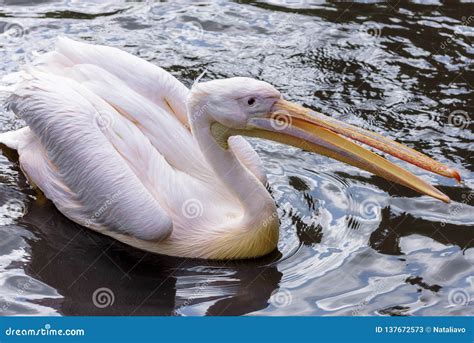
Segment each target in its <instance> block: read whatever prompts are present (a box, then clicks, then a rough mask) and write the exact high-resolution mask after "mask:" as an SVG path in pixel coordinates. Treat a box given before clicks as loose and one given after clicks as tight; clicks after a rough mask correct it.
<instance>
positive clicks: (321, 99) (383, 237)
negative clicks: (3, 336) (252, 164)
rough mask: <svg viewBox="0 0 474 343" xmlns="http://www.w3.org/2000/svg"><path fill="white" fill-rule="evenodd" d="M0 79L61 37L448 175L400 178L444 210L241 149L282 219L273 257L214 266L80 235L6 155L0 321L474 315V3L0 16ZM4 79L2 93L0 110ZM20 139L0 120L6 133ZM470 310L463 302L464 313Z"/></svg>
mask: <svg viewBox="0 0 474 343" xmlns="http://www.w3.org/2000/svg"><path fill="white" fill-rule="evenodd" d="M4 3H5V5H2V7H1V8H0V17H1V18H0V32H3V33H2V34H1V35H0V38H1V39H0V45H1V49H0V56H1V58H2V61H3V63H2V67H1V68H2V75H5V74H7V73H8V72H13V71H16V70H18V65H19V64H21V63H24V62H28V61H31V60H32V59H33V58H34V57H35V56H37V55H38V54H39V53H41V52H42V51H46V50H48V49H50V48H51V47H52V45H53V44H54V38H55V37H56V36H57V35H61V34H62V35H67V36H69V37H72V38H76V39H82V40H86V41H91V42H94V43H103V44H107V45H111V46H117V47H120V48H122V49H125V50H127V51H129V52H131V53H133V54H135V55H138V56H140V57H142V58H145V59H147V60H149V61H151V62H152V63H155V64H158V65H160V66H162V67H164V68H165V69H166V70H168V71H169V72H171V73H172V74H173V75H175V76H176V77H177V78H178V79H180V80H182V81H183V82H184V83H185V84H187V85H190V84H192V82H193V80H194V79H195V78H196V77H197V75H199V74H200V73H201V72H202V71H203V70H204V69H207V74H206V75H205V77H204V78H205V79H214V78H222V77H231V76H250V77H254V78H258V79H263V80H265V81H268V82H270V83H272V84H274V85H275V86H276V87H277V88H278V89H280V90H281V91H282V93H284V94H285V95H286V97H287V98H289V99H292V100H295V101H298V102H300V103H303V104H305V105H306V106H309V107H311V108H313V109H314V110H318V111H322V112H325V113H327V114H329V115H331V116H334V117H336V118H339V119H342V120H345V121H347V122H350V123H353V124H356V125H359V126H362V127H365V128H369V129H371V130H375V131H378V132H380V133H383V134H384V135H387V136H390V137H392V138H396V139H397V140H399V141H401V142H404V143H405V144H407V145H410V146H412V147H415V148H417V149H418V150H421V151H423V152H424V153H427V154H429V155H431V156H434V157H436V158H437V159H438V160H440V161H442V162H445V163H448V164H450V165H456V166H457V167H458V169H459V170H460V172H461V174H462V175H463V177H464V183H463V184H461V185H456V184H455V183H454V182H453V181H451V180H447V179H444V178H442V177H438V176H435V175H431V174H429V173H427V172H424V171H421V170H418V169H416V168H415V167H410V166H409V167H408V168H409V169H410V170H411V171H413V172H415V173H417V174H418V175H420V176H422V177H424V178H426V179H427V180H429V181H430V182H432V183H434V184H436V185H438V187H439V188H440V189H441V190H442V191H443V192H445V193H447V194H448V195H449V196H450V197H451V198H452V199H453V202H452V203H451V204H450V205H445V204H443V203H441V202H438V201H435V200H432V199H429V198H427V197H421V196H419V195H418V194H416V193H415V192H413V191H411V190H409V189H406V188H403V187H401V186H394V185H392V184H390V183H388V182H385V181H384V180H381V179H380V178H378V177H374V176H372V175H370V174H368V173H366V172H363V171H359V170H357V169H355V168H352V167H349V166H345V165H343V164H341V163H338V162H335V161H331V160H328V159H326V158H324V157H321V156H315V155H311V154H308V153H303V152H301V151H298V150H296V149H293V148H288V147H285V146H282V145H278V144H275V143H268V142H264V141H259V140H251V143H252V144H253V145H254V147H255V148H256V150H257V151H258V152H259V154H260V156H261V157H262V159H263V161H264V164H265V166H266V168H267V171H268V175H269V191H270V192H271V194H272V196H273V197H274V199H275V201H276V202H277V204H278V211H279V215H280V220H281V235H280V236H281V239H280V243H279V246H278V251H275V252H274V253H273V254H270V255H269V256H265V257H264V258H260V259H256V260H251V261H234V262H211V261H202V260H187V259H179V258H172V257H166V256H157V255H152V254H148V253H144V252H141V251H137V250H135V249H132V248H130V247H127V246H124V245H123V244H121V243H119V242H116V241H114V240H112V239H109V238H106V237H102V236H100V235H98V234H95V233H93V232H90V231H88V230H86V229H84V228H81V227H78V226H77V225H75V224H74V223H72V222H71V221H69V220H67V219H66V218H65V217H64V216H62V215H61V214H60V213H59V212H58V211H57V210H56V209H55V208H54V207H53V206H52V204H51V202H49V201H48V200H47V199H44V197H42V196H41V195H39V194H37V192H36V191H35V190H33V189H32V188H31V187H30V186H29V184H28V182H27V180H26V179H25V177H24V176H23V175H22V174H21V171H20V169H19V166H18V165H17V158H16V157H17V156H16V154H15V153H14V152H12V151H10V150H8V149H6V148H4V147H3V148H2V152H3V154H2V155H1V156H0V178H1V182H0V225H1V226H0V290H1V292H0V311H1V313H2V314H4V315H12V314H24V315H30V314H31V315H39V314H41V315H130V314H132V315H243V314H253V315H368V314H370V315H412V314H416V315H466V314H471V315H472V314H473V310H472V306H469V305H468V304H469V301H472V300H473V299H474V276H473V274H474V267H473V266H474V249H472V248H473V247H474V216H473V213H474V212H473V207H472V206H473V198H474V193H473V189H474V174H473V170H472V160H473V158H472V156H471V152H472V151H473V147H474V144H473V132H472V123H471V114H472V110H473V103H472V98H473V96H472V93H473V91H472V86H471V85H472V83H473V81H474V80H473V79H472V61H473V55H474V50H473V44H472V40H473V39H474V38H473V35H474V30H473V28H472V27H473V24H474V17H472V14H473V13H474V6H473V5H472V4H453V5H443V6H438V5H437V4H424V5H421V4H404V5H401V6H397V7H396V8H393V7H391V5H389V4H354V3H352V4H351V3H322V2H318V4H317V5H316V4H314V5H312V4H310V2H307V1H301V2H299V1H293V2H290V4H286V5H285V4H284V2H281V1H271V2H268V3H254V2H248V1H241V2H238V3H199V4H193V5H189V4H186V5H183V4H176V3H153V2H142V3H135V2H134V3H131V2H124V3H119V2H114V3H111V4H103V3H95V2H91V3H77V2H73V3H70V2H69V1H64V2H56V1H51V2H48V3H42V4H36V3H33V2H31V1H21V2H19V1H6V2H4ZM10 84H11V81H9V80H8V79H4V80H3V81H2V83H1V84H0V87H1V88H0V100H1V101H2V102H4V100H5V99H6V96H7V91H8V87H9V85H10ZM22 125H23V122H22V121H21V119H18V118H15V117H14V116H13V114H12V113H10V112H8V111H6V110H2V112H1V116H0V126H1V130H2V131H7V130H10V129H13V128H18V127H21V126H22ZM471 304H472V303H471Z"/></svg>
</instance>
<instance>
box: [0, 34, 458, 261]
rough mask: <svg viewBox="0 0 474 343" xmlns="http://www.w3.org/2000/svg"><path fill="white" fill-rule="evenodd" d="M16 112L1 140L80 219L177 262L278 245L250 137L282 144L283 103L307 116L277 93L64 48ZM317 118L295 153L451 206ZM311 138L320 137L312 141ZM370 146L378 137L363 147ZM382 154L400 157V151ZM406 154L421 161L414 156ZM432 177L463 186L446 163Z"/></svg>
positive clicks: (45, 60)
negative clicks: (277, 122) (278, 119)
mask: <svg viewBox="0 0 474 343" xmlns="http://www.w3.org/2000/svg"><path fill="white" fill-rule="evenodd" d="M9 103H10V107H11V108H12V109H13V111H14V112H15V113H16V114H17V115H19V116H20V117H22V118H23V119H24V120H25V121H26V123H27V125H28V126H27V127H25V128H23V129H20V130H18V131H15V132H8V133H5V134H2V135H1V136H0V141H1V142H3V143H4V144H6V145H8V146H10V147H12V148H14V149H16V150H18V152H19V156H20V164H21V167H22V170H23V171H24V172H25V174H26V175H27V176H28V178H29V179H30V181H31V182H32V183H33V184H34V185H36V186H37V187H39V188H40V189H41V190H42V191H43V192H44V194H45V195H46V197H48V198H49V199H51V200H52V201H53V202H54V204H55V205H56V206H57V208H58V209H59V210H60V211H61V212H62V213H63V214H64V215H66V216H67V217H69V218H70V219H71V220H73V221H75V222H77V223H79V224H81V225H83V226H86V227H89V228H91V229H94V230H96V231H98V232H101V233H103V234H105V235H109V236H111V237H114V238H116V239H118V240H120V241H122V242H124V243H127V244H129V245H132V246H134V247H137V248H140V249H144V250H147V251H151V252H155V253H162V254H167V255H174V256H184V257H196V258H212V259H237V258H250V257H256V256H261V255H264V254H267V253H269V252H271V251H272V250H273V249H274V248H275V247H276V245H277V242H278V227H279V221H278V216H277V213H276V207H275V204H274V202H273V200H272V198H271V197H270V195H269V194H268V192H267V191H266V189H265V182H266V178H265V172H264V169H263V167H262V164H261V161H260V159H259V157H258V156H257V154H256V153H255V151H254V150H253V149H252V148H251V146H250V145H249V144H248V143H247V142H246V141H245V140H244V139H243V138H242V137H241V136H240V134H247V135H250V136H259V137H263V138H269V139H273V140H278V141H282V140H283V139H282V138H281V136H276V135H275V134H274V132H275V131H278V130H279V129H277V130H273V129H272V128H271V127H269V126H268V125H269V121H268V120H267V119H268V115H267V114H269V113H274V111H275V106H277V105H278V106H279V107H278V108H279V109H281V108H284V109H286V110H287V111H288V112H290V113H293V111H294V112H295V113H296V112H298V111H300V110H301V109H298V108H296V109H295V108H293V107H291V106H290V105H288V104H287V103H286V102H283V100H282V99H281V95H280V93H279V92H278V91H277V90H276V89H275V88H273V87H272V86H271V85H269V84H267V83H265V82H262V81H256V80H252V79H248V78H233V79H227V80H216V81H210V82H206V83H198V84H197V85H196V86H194V87H193V88H192V89H191V90H188V89H187V88H186V87H185V86H184V85H183V84H181V83H180V82H179V81H178V80H177V79H175V78H174V77H173V76H171V75H170V74H168V73H167V72H165V71H164V70H163V69H161V68H159V67H156V66H154V65H152V64H150V63H148V62H146V61H143V60H141V59H139V58H137V57H134V56H132V55H130V54H127V53H125V52H123V51H120V50H118V49H114V48H109V47H104V46H94V45H89V44H84V43H79V42H74V41H71V40H68V39H64V38H63V39H59V41H58V44H57V47H56V50H55V51H53V52H51V53H48V54H45V55H43V56H42V57H41V60H40V61H39V64H38V65H37V66H36V67H34V68H33V67H29V68H27V69H26V74H25V76H24V81H23V82H22V83H21V84H20V86H19V87H18V88H17V89H16V90H15V91H14V92H13V94H12V96H11V98H10V100H9ZM285 106H286V107H285ZM305 118H306V117H305ZM308 118H309V117H308ZM308 118H306V119H307V120H308V121H307V122H305V120H306V119H304V118H303V117H301V116H296V117H295V119H294V120H295V122H296V124H295V123H293V124H295V125H296V128H297V130H296V131H295V132H293V131H291V132H290V131H288V130H289V129H288V130H287V128H283V130H282V132H281V133H282V134H288V135H291V136H292V137H298V138H297V139H299V140H298V141H295V139H296V138H292V139H289V141H288V143H289V144H292V145H296V146H298V144H299V143H298V142H300V141H301V140H302V139H303V138H304V139H305V141H308V142H309V143H308V144H309V148H308V147H306V146H305V147H304V148H306V149H307V150H310V151H315V152H321V153H324V154H326V155H329V156H331V157H335V158H338V159H340V160H343V161H344V162H348V163H351V164H354V165H357V166H360V167H361V168H364V169H367V170H369V171H372V172H374V173H377V174H379V175H382V176H385V177H387V178H389V179H391V180H394V181H396V182H399V183H402V184H405V185H407V186H409V187H412V188H415V189H417V190H419V191H421V192H424V193H426V194H429V195H432V196H435V197H437V198H440V199H442V200H445V201H446V198H447V197H446V198H445V196H444V195H443V194H442V193H440V192H439V191H437V190H436V189H434V188H432V187H431V188H430V186H428V185H426V184H425V183H422V182H421V181H420V180H419V179H413V178H412V175H411V174H403V176H400V175H399V174H400V173H401V172H400V170H399V169H396V170H395V169H393V168H395V167H393V165H391V164H390V165H388V164H384V163H385V162H381V161H380V160H378V159H376V158H375V157H374V156H372V155H370V156H369V155H367V156H368V157H366V155H364V154H368V153H366V152H363V151H362V150H359V148H357V147H358V146H356V147H354V146H353V145H351V144H354V143H351V142H350V141H347V142H349V143H344V144H342V145H341V144H339V143H340V142H339V140H340V139H342V138H341V137H340V136H339V135H337V134H334V133H332V132H338V133H342V134H343V135H346V136H350V138H353V139H358V138H357V135H362V134H363V133H361V132H359V131H354V132H352V131H351V133H350V134H348V131H347V130H348V129H347V127H344V126H342V128H341V127H336V125H335V124H334V123H333V122H332V121H327V122H324V123H323V124H324V125H322V127H323V128H322V129H318V130H320V131H318V132H316V131H314V130H316V129H314V128H313V129H311V130H313V131H311V130H310V128H309V127H306V126H305V125H308V122H310V121H311V120H312V119H308ZM250 123H252V125H250ZM305 123H306V124H305ZM325 125H326V126H327V127H326V126H325ZM257 127H258V130H257V129H255V128H257ZM285 130H286V131H285ZM298 130H299V131H298ZM330 130H332V131H330ZM337 130H342V131H344V130H346V131H344V132H342V131H341V132H339V131H337ZM287 131H288V132H287ZM310 133H311V134H313V135H315V134H316V133H317V134H318V135H317V137H316V138H314V139H313V140H311V137H309V135H310ZM325 135H327V137H326V136H325ZM352 135H354V137H352ZM303 136H304V137H303ZM307 136H308V137H307ZM364 137H365V136H364ZM359 138H360V137H359ZM318 139H319V140H318ZM370 139H372V140H378V139H380V138H373V137H370V136H369V137H368V138H363V139H362V138H361V139H359V140H362V141H364V142H365V143H367V144H370V142H366V141H365V140H369V141H370ZM320 140H324V142H323V143H324V144H323V143H321V141H320ZM326 142H331V144H333V145H331V146H329V148H328V144H329V143H326ZM372 143H373V144H371V145H373V146H376V145H377V144H379V143H378V141H377V142H375V143H374V142H372ZM346 144H349V145H346ZM384 144H386V142H385V141H384ZM377 147H379V146H377ZM379 148H380V149H382V150H384V151H388V152H391V153H393V154H395V152H396V150H397V149H399V147H398V146H397V147H394V146H388V147H387V146H383V147H379ZM360 149H362V148H360ZM391 149H392V150H391ZM328 151H333V152H328ZM397 151H398V150H397ZM400 154H405V155H406V156H402V158H403V157H405V159H407V160H409V158H412V159H415V158H413V153H412V152H411V151H410V152H409V153H408V152H407V151H402V152H400ZM410 154H412V155H410ZM395 155H396V154H395ZM374 161H375V162H374ZM384 161H385V160H384ZM411 162H413V161H411ZM425 162H426V161H424V162H423V161H421V162H419V163H418V165H420V164H421V166H422V167H423V166H424V167H425V168H426V166H427V164H429V163H431V162H432V160H430V161H428V162H426V163H425ZM364 163H365V164H364ZM387 163H388V162H387ZM414 163H415V162H414ZM423 163H425V165H423ZM433 163H434V162H433ZM372 164H373V165H372ZM375 164H377V165H376V166H374V165H375ZM391 168H392V169H393V170H392V169H391ZM430 168H431V169H433V170H434V171H436V172H438V173H440V174H443V173H444V174H443V175H447V176H456V177H457V175H456V174H455V173H454V172H453V171H452V170H450V169H448V168H444V166H441V165H440V164H436V165H433V166H431V165H430ZM443 168H444V169H443ZM407 173H408V172H407Z"/></svg>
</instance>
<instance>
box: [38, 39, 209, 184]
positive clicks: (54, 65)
mask: <svg viewBox="0 0 474 343" xmlns="http://www.w3.org/2000/svg"><path fill="white" fill-rule="evenodd" d="M37 69H38V70H41V71H43V72H46V73H49V74H56V75H61V76H66V77H67V78H70V79H73V80H75V81H77V82H79V83H81V85H82V86H84V87H86V88H87V89H88V90H90V91H91V92H93V93H94V94H96V95H98V96H99V97H101V98H102V99H104V100H105V101H106V102H107V103H108V104H110V105H111V106H113V107H114V108H115V109H116V110H118V111H119V112H120V113H121V114H122V115H123V116H125V117H127V118H129V119H130V120H131V121H132V122H134V123H135V124H136V126H137V127H138V128H139V130H140V132H141V133H142V134H144V135H145V136H146V137H147V138H148V139H149V140H150V142H151V143H152V145H153V146H154V147H155V149H157V150H158V151H159V152H160V154H162V155H163V157H164V158H165V159H166V160H167V161H168V162H169V163H170V164H171V165H172V166H173V168H175V169H177V170H181V171H184V172H186V173H187V174H190V175H192V176H193V177H197V178H200V179H204V180H209V179H213V178H214V175H213V173H212V171H211V170H210V167H209V165H208V164H207V163H206V162H205V159H204V156H203V155H202V153H201V151H200V149H199V147H198V145H197V143H196V141H195V139H194V137H193V136H192V134H191V132H190V131H189V130H188V126H187V115H186V97H187V95H188V89H187V88H186V87H185V86H184V85H183V84H182V83H181V82H179V81H178V80H177V79H176V78H174V77H173V76H172V75H171V74H169V73H168V72H166V71H165V70H163V69H161V68H159V67H157V66H155V65H153V64H151V63H148V62H146V61H144V60H142V59H140V58H138V57H136V56H133V55H131V54H128V53H126V52H124V51H121V50H119V49H116V48H111V47H106V46H100V45H91V44H85V43H80V42H76V41H73V40H70V39H67V38H59V39H58V43H57V46H56V50H55V51H53V52H51V53H48V54H45V55H44V56H43V57H42V58H40V60H39V66H38V67H37ZM101 115H102V116H103V117H104V121H109V120H110V118H108V114H107V113H101Z"/></svg>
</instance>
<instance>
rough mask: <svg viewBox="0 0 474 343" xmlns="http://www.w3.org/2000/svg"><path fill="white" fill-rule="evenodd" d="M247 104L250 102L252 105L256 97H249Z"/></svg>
mask: <svg viewBox="0 0 474 343" xmlns="http://www.w3.org/2000/svg"><path fill="white" fill-rule="evenodd" d="M247 104H248V105H249V106H252V105H253V104H255V98H249V99H248V100H247Z"/></svg>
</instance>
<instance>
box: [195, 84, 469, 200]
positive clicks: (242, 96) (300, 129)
mask: <svg viewBox="0 0 474 343" xmlns="http://www.w3.org/2000/svg"><path fill="white" fill-rule="evenodd" d="M188 108H189V109H190V110H191V111H190V115H191V117H190V120H191V122H193V121H194V120H197V119H198V118H200V119H201V120H197V121H199V122H201V123H203V122H204V125H209V127H210V131H211V134H212V136H213V138H214V139H215V140H216V142H217V143H218V144H219V145H220V146H221V147H222V148H224V149H227V148H228V145H227V141H228V138H229V137H230V136H234V135H244V136H251V137H260V138H264V139H269V140H273V141H277V142H280V143H284V144H288V145H292V146H296V147H298V148H301V149H304V150H307V151H311V152H315V153H318V154H322V155H326V156H329V157H331V158H334V159H337V160H339V161H342V162H345V163H348V164H351V165H353V166H356V167H358V168H361V169H364V170H367V171H369V172H371V173H373V174H376V175H379V176H381V177H383V178H385V179H388V180H390V181H393V182H396V183H399V184H402V185H405V186H407V187H410V188H412V189H414V190H416V191H418V192H420V193H423V194H426V195H429V196H432V197H434V198H437V199H440V200H442V201H445V202H449V198H448V197H447V196H446V195H445V194H443V193H442V192H440V191H439V190H437V189H436V188H434V187H433V186H431V185H430V184H428V183H426V182H425V181H423V180H421V179H420V178H418V177H417V176H415V175H414V174H412V173H411V172H409V171H408V170H406V169H403V168H401V167H399V166H397V165H395V164H393V163H391V162H390V161H388V160H386V159H384V158H382V157H381V156H379V155H377V154H375V153H373V152H371V151H370V150H368V149H366V148H364V147H362V146H360V145H358V144H356V143H354V141H359V142H361V143H364V144H367V145H369V146H371V147H373V148H376V149H378V150H381V151H383V152H386V153H388V154H390V155H393V156H395V157H397V158H400V159H402V160H404V161H407V162H409V163H411V164H415V165H417V166H419V167H421V168H424V169H426V170H429V171H432V172H434V173H437V174H439V175H443V176H447V177H453V178H455V179H457V180H458V181H460V175H459V173H458V172H457V171H456V170H454V169H451V168H449V167H448V166H446V165H444V164H441V163H439V162H437V161H435V160H433V159H431V158H429V157H428V156H426V155H424V154H422V153H419V152H417V151H415V150H413V149H411V148H409V147H407V146H404V145H402V144H399V143H397V142H395V141H392V140H390V139H388V138H386V137H384V136H381V135H379V134H376V133H373V132H370V131H367V130H364V129H361V128H358V127H355V126H352V125H350V124H346V123H343V122H340V121H338V120H336V119H333V118H331V117H328V116H326V115H323V114H321V113H317V112H314V111H312V110H310V109H307V108H305V107H303V106H300V105H298V104H295V103H291V102H289V101H286V100H284V99H283V97H282V96H281V94H280V92H279V91H278V90H276V89H275V88H274V87H273V86H272V85H270V84H268V83H266V82H263V81H257V80H254V79H251V78H245V77H236V78H229V79H223V80H214V81H209V82H204V83H198V84H197V85H195V86H194V87H193V88H192V90H191V93H190V96H189V98H188ZM204 114H205V115H204ZM193 117H194V118H193ZM348 138H349V139H348Z"/></svg>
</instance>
